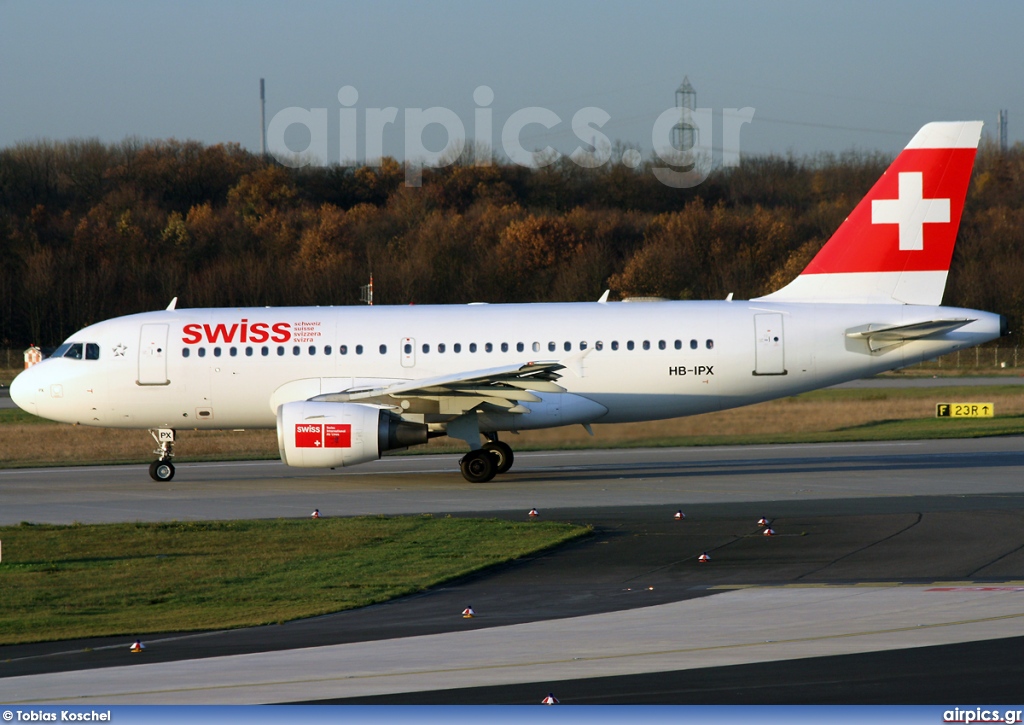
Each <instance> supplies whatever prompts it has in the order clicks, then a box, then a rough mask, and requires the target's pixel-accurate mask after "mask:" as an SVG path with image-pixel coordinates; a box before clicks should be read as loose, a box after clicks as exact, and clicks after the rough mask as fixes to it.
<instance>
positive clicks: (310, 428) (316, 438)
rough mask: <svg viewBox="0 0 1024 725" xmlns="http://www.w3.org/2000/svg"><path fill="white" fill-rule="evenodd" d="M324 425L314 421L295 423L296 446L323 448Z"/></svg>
mask: <svg viewBox="0 0 1024 725" xmlns="http://www.w3.org/2000/svg"><path fill="white" fill-rule="evenodd" d="M323 446H324V427H323V426H322V425H320V424H318V423H317V424H314V423H297V424H296V425H295V447H296V448H323Z"/></svg>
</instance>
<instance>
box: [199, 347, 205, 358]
mask: <svg viewBox="0 0 1024 725" xmlns="http://www.w3.org/2000/svg"><path fill="white" fill-rule="evenodd" d="M199 357H206V348H205V347H201V348H199Z"/></svg>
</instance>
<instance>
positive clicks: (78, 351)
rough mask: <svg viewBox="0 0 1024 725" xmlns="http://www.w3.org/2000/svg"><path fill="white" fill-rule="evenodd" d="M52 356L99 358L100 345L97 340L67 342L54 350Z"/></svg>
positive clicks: (83, 358)
mask: <svg viewBox="0 0 1024 725" xmlns="http://www.w3.org/2000/svg"><path fill="white" fill-rule="evenodd" d="M50 357H51V358H57V357H66V358H70V359H71V360H99V359H100V346H99V345H97V344H96V343H95V342H86V343H81V342H65V343H64V344H63V345H61V346H60V347H58V348H57V349H56V350H54V351H53V354H52V355H50Z"/></svg>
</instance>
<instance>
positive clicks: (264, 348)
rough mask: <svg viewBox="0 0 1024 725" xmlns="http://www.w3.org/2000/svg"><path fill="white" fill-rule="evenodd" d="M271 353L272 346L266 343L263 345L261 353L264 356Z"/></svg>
mask: <svg viewBox="0 0 1024 725" xmlns="http://www.w3.org/2000/svg"><path fill="white" fill-rule="evenodd" d="M269 354H270V348H269V347H267V346H266V345H264V346H263V347H261V348H260V355H262V356H263V357H266V356H267V355H269Z"/></svg>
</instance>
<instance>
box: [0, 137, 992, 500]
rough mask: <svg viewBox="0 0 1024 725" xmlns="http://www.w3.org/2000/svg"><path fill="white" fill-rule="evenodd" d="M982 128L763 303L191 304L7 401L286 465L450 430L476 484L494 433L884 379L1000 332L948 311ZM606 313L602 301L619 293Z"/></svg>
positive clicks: (916, 165)
mask: <svg viewBox="0 0 1024 725" xmlns="http://www.w3.org/2000/svg"><path fill="white" fill-rule="evenodd" d="M981 126H982V124H981V122H980V121H973V122H958V123H930V124H928V125H926V126H924V127H923V128H922V129H921V130H920V131H919V132H918V133H917V135H915V136H914V138H913V139H912V140H911V141H910V143H909V145H908V146H907V147H906V149H904V150H903V151H902V152H901V153H900V155H899V156H898V157H897V158H896V160H895V161H894V162H893V163H892V165H891V166H890V167H889V169H888V170H887V171H886V172H885V174H884V175H883V176H882V177H881V178H880V179H879V180H878V182H877V183H876V184H875V185H874V186H873V187H872V189H871V190H870V192H869V193H868V194H867V196H866V197H865V198H864V199H863V200H862V201H861V202H860V203H859V204H858V205H857V207H856V208H855V209H854V210H853V212H852V213H851V214H850V216H849V217H848V218H847V219H846V221H844V222H843V224H842V225H841V226H840V227H839V229H838V230H837V231H836V232H835V234H834V235H833V236H832V237H831V239H829V241H828V242H827V243H826V244H825V246H824V247H823V248H822V249H821V251H820V252H819V253H818V255H817V256H816V257H815V258H814V259H813V260H812V261H811V263H810V264H809V265H808V266H807V268H806V269H805V270H804V271H803V272H802V273H801V274H800V275H799V276H798V277H797V278H796V279H795V280H794V281H793V282H791V283H790V284H788V285H787V286H785V287H783V288H782V289H780V290H778V291H776V292H774V293H772V294H769V295H767V296H765V297H760V298H757V299H753V300H749V301H740V300H733V299H727V300H723V301H704V302H692V301H691V302H668V301H664V302H607V301H606V300H605V298H602V299H601V300H600V301H598V302H588V303H564V304H561V303H560V304H514V305H513V304H509V305H506V304H501V305H444V306H432V305H423V306H401V307H398V306H395V307H284V308H246V309H175V305H174V303H173V302H172V304H171V306H170V307H169V308H168V309H166V310H161V311H158V312H145V313H141V314H136V315H129V316H126V317H119V318H116V319H112V320H107V321H105V322H100V323H98V324H95V325H90V326H89V327H86V328H85V329H83V330H80V331H79V332H76V333H75V334H73V335H72V336H71V337H70V338H68V340H67V341H66V342H65V343H64V344H63V345H61V346H60V347H59V348H57V350H56V351H55V352H54V353H53V355H51V356H50V357H49V358H48V359H46V360H44V361H43V362H42V363H39V364H37V365H35V366H33V367H32V368H30V369H28V370H26V371H24V372H23V373H21V374H20V375H19V376H18V377H17V378H16V379H15V380H14V383H13V384H12V385H11V397H12V398H13V399H14V401H15V402H16V403H17V404H18V405H19V406H20V407H21V408H22V409H24V410H26V411H28V412H29V413H33V414H35V415H39V416H42V417H44V418H49V419H52V420H56V421H64V422H67V423H79V424H82V425H92V426H106V427H113V428H140V429H149V430H150V431H151V432H152V434H153V436H154V438H156V440H157V442H158V445H159V448H158V450H157V451H156V454H157V456H158V459H157V460H156V461H154V462H153V464H152V466H151V467H150V474H151V475H152V477H153V478H154V479H156V480H161V481H166V480H170V479H171V478H172V477H173V475H174V466H173V464H172V463H171V457H172V455H173V444H174V440H175V431H176V430H177V429H183V428H193V429H201V430H209V429H237V428H273V427H276V428H277V435H278V442H279V446H280V451H281V458H282V460H283V461H284V462H285V463H287V464H288V465H291V466H304V467H323V468H334V467H337V466H352V465H355V464H358V463H365V462H367V461H372V460H374V459H376V458H379V457H380V455H381V453H383V452H384V451H387V450H393V449H397V448H405V447H408V446H413V445H418V444H421V443H425V442H426V441H427V440H428V439H429V438H431V437H434V436H441V435H448V436H450V437H452V438H457V439H460V440H462V441H465V442H466V443H467V444H468V446H469V449H470V451H469V452H468V453H467V454H466V455H465V457H464V458H463V459H462V461H461V464H460V465H461V469H462V474H463V475H464V476H465V477H466V479H468V480H469V481H474V482H481V481H487V480H490V479H491V478H492V477H493V476H494V475H495V474H500V473H504V472H505V471H507V470H508V469H509V468H510V467H511V466H512V459H513V454H512V449H511V448H510V447H509V446H508V445H507V443H505V442H504V441H503V440H499V437H498V436H499V434H501V433H506V432H515V431H521V430H529V429H537V428H549V427H554V426H564V425H572V424H582V425H584V426H589V425H590V424H591V423H598V422H600V423H619V422H625V421H641V420H659V419H665V418H674V417H678V416H684V415H693V414H696V413H704V412H708V411H714V410H722V409H724V408H734V407H737V406H742V405H749V404H751V403H757V402H760V401H763V400H769V399H772V398H778V397H782V396H789V395H794V394H797V393H801V392H804V391H808V390H814V389H816V388H822V387H825V386H828V385H833V384H835V383H839V382H842V381H845V380H851V379H855V378H861V377H865V376H868V375H874V374H876V373H880V372H882V371H885V370H893V369H895V368H900V367H903V366H906V365H910V364H913V363H916V362H920V361H922V360H926V359H929V358H933V357H936V356H939V355H943V354H946V353H949V352H952V351H954V350H961V349H964V348H968V347H971V346H973V345H978V344H981V343H984V342H987V341H989V340H993V339H995V338H997V337H999V336H1000V335H1001V334H1004V333H1005V328H1006V321H1005V319H1004V318H1003V317H1001V316H1000V315H996V314H992V313H988V312H980V311H976V310H969V309H958V308H951V307H942V306H940V305H941V303H942V295H943V290H944V288H945V284H946V275H947V273H948V271H949V265H950V260H951V258H952V256H953V245H954V243H955V241H956V236H957V229H958V227H959V223H960V216H961V212H962V211H963V206H964V199H965V197H966V193H967V186H968V182H969V180H970V175H971V169H972V166H973V164H974V156H975V153H976V151H977V146H978V141H979V138H980V136H981ZM605 297H607V295H605Z"/></svg>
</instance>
